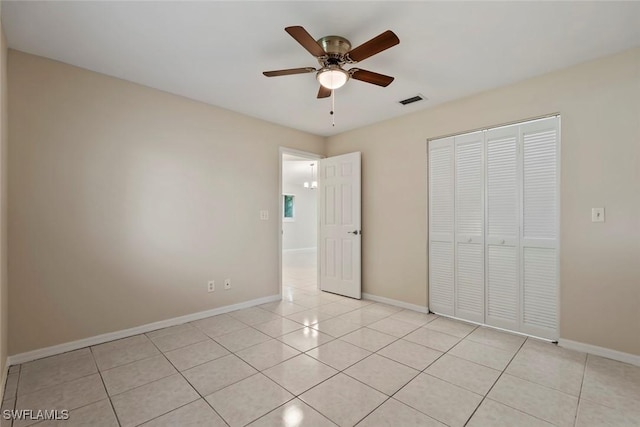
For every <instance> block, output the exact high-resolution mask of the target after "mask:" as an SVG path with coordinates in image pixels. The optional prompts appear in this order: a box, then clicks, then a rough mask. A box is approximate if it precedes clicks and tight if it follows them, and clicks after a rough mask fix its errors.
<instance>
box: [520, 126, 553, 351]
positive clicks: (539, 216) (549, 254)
mask: <svg viewBox="0 0 640 427" xmlns="http://www.w3.org/2000/svg"><path fill="white" fill-rule="evenodd" d="M520 137H521V140H522V165H523V166H522V224H523V227H522V235H521V241H522V252H521V257H522V271H521V274H522V290H523V292H522V301H521V304H522V319H521V322H522V331H523V332H526V333H529V334H532V335H538V336H541V337H544V338H550V339H557V338H558V326H557V325H558V254H557V251H558V179H559V177H558V171H559V167H558V163H559V144H558V142H559V140H558V139H559V138H558V119H557V118H556V117H552V118H549V119H544V120H539V121H535V122H531V123H526V124H523V125H521V135H520Z"/></svg>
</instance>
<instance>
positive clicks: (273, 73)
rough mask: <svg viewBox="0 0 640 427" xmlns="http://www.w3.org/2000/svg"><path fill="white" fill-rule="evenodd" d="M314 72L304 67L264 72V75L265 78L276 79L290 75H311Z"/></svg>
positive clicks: (313, 69) (311, 68) (310, 68)
mask: <svg viewBox="0 0 640 427" xmlns="http://www.w3.org/2000/svg"><path fill="white" fill-rule="evenodd" d="M314 71H316V69H315V68H313V67H305V68H289V69H287V70H275V71H264V72H263V73H262V74H264V75H265V76H267V77H278V76H290V75H291V74H305V73H313V72H314Z"/></svg>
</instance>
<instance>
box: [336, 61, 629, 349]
mask: <svg viewBox="0 0 640 427" xmlns="http://www.w3.org/2000/svg"><path fill="white" fill-rule="evenodd" d="M427 96H428V94H427ZM555 112H560V113H561V114H562V125H561V126H562V129H561V137H562V166H561V167H562V170H561V173H562V187H561V253H560V262H561V296H560V298H561V301H560V307H561V308H560V310H561V311H560V316H561V320H560V326H561V337H562V338H564V339H569V340H575V341H580V342H584V343H588V344H593V345H597V346H602V347H607V348H611V349H615V350H619V351H623V352H628V353H633V354H640V172H639V171H640V49H634V50H631V51H627V52H624V53H621V54H618V55H615V56H611V57H608V58H604V59H601V60H597V61H593V62H589V63H586V64H582V65H579V66H576V67H572V68H569V69H566V70H562V71H559V72H554V73H551V74H547V75H544V76H541V77H537V78H534V79H530V80H527V81H524V82H521V83H518V84H515V85H511V86H508V87H504V88H500V89H496V90H492V91H489V92H485V93H482V94H479V95H477V96H473V97H469V98H466V99H462V100H459V101H455V102H451V103H448V104H445V105H441V106H438V107H435V108H431V109H427V110H423V111H421V112H417V113H415V114H412V115H408V116H404V117H401V118H398V119H394V120H390V121H386V122H382V123H378V124H375V125H372V126H369V127H366V128H362V129H358V130H354V131H351V132H347V133H344V134H341V135H338V136H335V137H331V138H329V139H328V142H327V144H328V145H327V155H330V156H332V155H337V154H342V153H346V152H350V151H361V152H362V164H363V189H362V194H363V290H364V292H368V293H371V294H375V295H379V296H383V297H387V298H393V299H397V300H401V301H405V302H409V303H412V304H419V305H425V304H427V289H426V283H427V251H426V248H427V226H426V216H427V203H426V196H425V195H426V193H427V188H426V175H427V169H426V140H427V139H428V138H434V137H438V136H442V135H446V134H452V133H458V132H463V131H466V130H473V129H477V128H481V127H486V126H492V125H498V124H503V123H507V122H512V121H518V120H523V119H527V118H532V117H536V116H541V115H545V114H549V113H555ZM592 207H605V208H606V222H605V223H604V224H600V223H597V224H594V223H591V219H590V211H591V208H592Z"/></svg>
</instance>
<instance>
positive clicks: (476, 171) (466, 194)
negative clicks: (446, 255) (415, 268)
mask: <svg viewBox="0 0 640 427" xmlns="http://www.w3.org/2000/svg"><path fill="white" fill-rule="evenodd" d="M454 141H455V179H456V181H455V197H456V198H455V241H456V247H455V282H456V285H455V316H456V317H460V318H463V319H468V320H473V321H475V322H481V323H482V322H484V168H483V165H484V161H483V152H484V133H483V132H474V133H469V134H466V135H461V136H456V137H455V138H454Z"/></svg>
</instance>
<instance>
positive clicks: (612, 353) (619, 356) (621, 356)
mask: <svg viewBox="0 0 640 427" xmlns="http://www.w3.org/2000/svg"><path fill="white" fill-rule="evenodd" d="M558 345H559V346H560V347H564V348H568V349H570V350H576V351H582V352H584V353H591V354H594V355H596V356H602V357H606V358H608V359H613V360H617V361H619V362H624V363H630V364H632V365H636V366H640V356H639V355H636V354H631V353H624V352H622V351H618V350H611V349H610V348H605V347H598V346H597V345H592V344H585V343H581V342H578V341H571V340H565V339H563V338H560V340H559V341H558Z"/></svg>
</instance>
